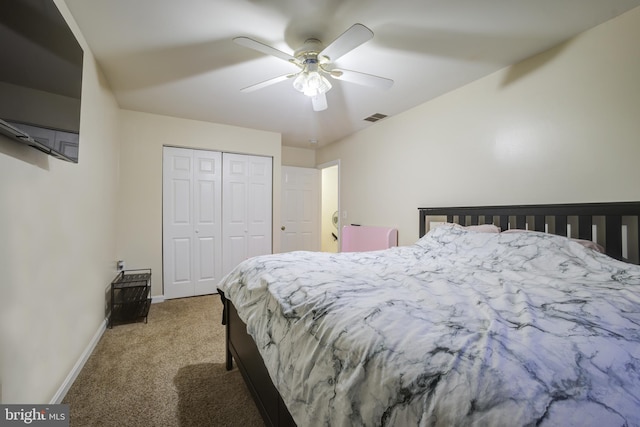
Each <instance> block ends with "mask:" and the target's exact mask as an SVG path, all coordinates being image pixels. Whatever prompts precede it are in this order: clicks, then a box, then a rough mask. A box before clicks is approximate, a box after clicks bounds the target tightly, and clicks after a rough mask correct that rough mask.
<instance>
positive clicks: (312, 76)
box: [233, 24, 393, 111]
mask: <svg viewBox="0 0 640 427" xmlns="http://www.w3.org/2000/svg"><path fill="white" fill-rule="evenodd" d="M372 38H373V31H371V30H370V29H369V28H367V27H365V26H364V25H362V24H354V25H352V26H351V27H350V28H349V29H348V30H347V31H345V32H344V33H342V34H341V35H340V36H338V38H337V39H335V40H334V41H333V42H331V44H329V46H326V47H325V46H324V45H323V44H322V42H321V41H320V40H318V39H315V38H309V39H307V40H306V41H305V42H304V44H303V45H302V46H301V47H300V48H299V49H297V50H296V51H295V52H294V53H293V54H292V55H291V54H288V53H285V52H282V51H281V50H278V49H276V48H273V47H271V46H268V45H266V44H264V43H261V42H259V41H256V40H254V39H251V38H249V37H236V38H234V39H233V41H234V42H236V43H237V44H239V45H241V46H245V47H248V48H250V49H254V50H257V51H258V52H261V53H265V54H267V55H272V56H275V57H276V58H280V59H283V60H285V61H287V62H290V63H292V64H294V65H296V66H298V67H299V68H300V71H298V72H297V73H289V74H285V75H282V76H278V77H274V78H272V79H269V80H265V81H263V82H261V83H257V84H254V85H251V86H248V87H245V88H244V89H241V90H240V91H241V92H252V91H254V90H258V89H262V88H263V87H266V86H270V85H272V84H275V83H278V82H281V81H284V80H288V79H294V80H293V87H294V88H295V89H296V90H298V91H300V92H302V93H304V94H305V95H307V96H308V97H310V98H311V101H312V105H313V109H314V111H322V110H325V109H326V108H327V97H326V93H327V91H328V90H329V89H331V82H330V81H329V79H327V77H331V78H333V79H337V80H344V81H347V82H352V83H357V84H360V85H364V86H371V87H376V88H381V89H388V88H390V87H391V86H392V85H393V80H391V79H387V78H384V77H379V76H374V75H372V74H366V73H361V72H359V71H352V70H345V69H339V68H335V64H334V63H335V61H336V60H337V59H338V58H340V57H342V56H343V55H345V54H346V53H348V52H350V51H351V50H353V49H355V48H356V47H358V46H360V45H361V44H363V43H364V42H366V41H368V40H371V39H372Z"/></svg>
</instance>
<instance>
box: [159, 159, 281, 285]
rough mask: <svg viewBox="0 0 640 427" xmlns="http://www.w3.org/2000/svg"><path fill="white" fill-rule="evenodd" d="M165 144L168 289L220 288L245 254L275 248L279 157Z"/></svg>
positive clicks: (165, 249)
mask: <svg viewBox="0 0 640 427" xmlns="http://www.w3.org/2000/svg"><path fill="white" fill-rule="evenodd" d="M163 150H164V152H163V269H164V273H163V281H164V296H165V298H180V297H186V296H193V295H205V294H210V293H215V292H216V286H217V284H218V282H219V281H220V279H221V278H222V277H223V276H224V275H225V274H226V273H228V272H229V271H231V269H233V267H235V266H236V265H237V264H238V263H239V262H240V261H242V260H244V259H246V258H248V257H249V256H253V255H262V254H267V253H271V229H272V224H271V193H272V177H271V176H272V162H271V158H269V157H261V156H249V155H238V154H228V153H220V152H215V151H206V150H193V149H185V148H176V147H164V149H163Z"/></svg>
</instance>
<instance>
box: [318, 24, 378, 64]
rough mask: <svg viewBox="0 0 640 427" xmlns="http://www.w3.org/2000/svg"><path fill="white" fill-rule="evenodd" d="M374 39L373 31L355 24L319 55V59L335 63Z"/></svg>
mask: <svg viewBox="0 0 640 427" xmlns="http://www.w3.org/2000/svg"><path fill="white" fill-rule="evenodd" d="M372 38H373V31H371V30H370V29H368V28H367V27H365V26H364V25H362V24H353V25H352V26H351V27H350V28H349V29H348V30H347V31H345V32H344V33H342V34H341V35H340V36H338V38H337V39H335V40H334V41H333V42H331V44H330V45H329V46H327V47H326V48H324V50H323V51H322V52H320V53H319V54H318V57H323V56H325V57H327V58H328V59H329V61H331V62H334V61H336V60H337V59H338V58H340V57H341V56H342V55H344V54H346V53H348V52H350V51H351V50H353V49H355V48H356V47H358V46H360V45H361V44H362V43H364V42H366V41H368V40H371V39H372Z"/></svg>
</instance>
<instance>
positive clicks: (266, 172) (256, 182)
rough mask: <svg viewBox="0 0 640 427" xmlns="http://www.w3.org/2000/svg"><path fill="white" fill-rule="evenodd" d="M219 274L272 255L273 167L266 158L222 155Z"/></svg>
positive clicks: (270, 161)
mask: <svg viewBox="0 0 640 427" xmlns="http://www.w3.org/2000/svg"><path fill="white" fill-rule="evenodd" d="M222 162H223V166H222V170H223V202H222V206H223V214H222V217H223V227H222V230H223V232H222V235H223V254H222V266H223V274H227V273H228V272H230V271H231V270H232V269H233V268H234V267H235V266H236V265H238V264H239V263H240V262H241V261H243V260H245V259H247V258H250V257H253V256H257V255H265V254H270V253H271V252H272V244H271V241H272V238H271V237H272V236H271V230H272V227H273V225H272V187H273V182H272V181H273V172H272V169H273V166H272V159H271V158H270V157H262V156H250V155H243V154H230V153H224V154H223V156H222Z"/></svg>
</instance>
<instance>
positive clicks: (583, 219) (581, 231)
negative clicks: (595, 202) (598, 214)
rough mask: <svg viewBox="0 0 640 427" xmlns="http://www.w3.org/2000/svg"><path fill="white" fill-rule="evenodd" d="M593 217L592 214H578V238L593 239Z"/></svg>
mask: <svg viewBox="0 0 640 427" xmlns="http://www.w3.org/2000/svg"><path fill="white" fill-rule="evenodd" d="M592 224H593V217H592V216H591V215H579V216H578V239H584V240H591V239H592V234H593V233H592V231H593V227H592Z"/></svg>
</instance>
